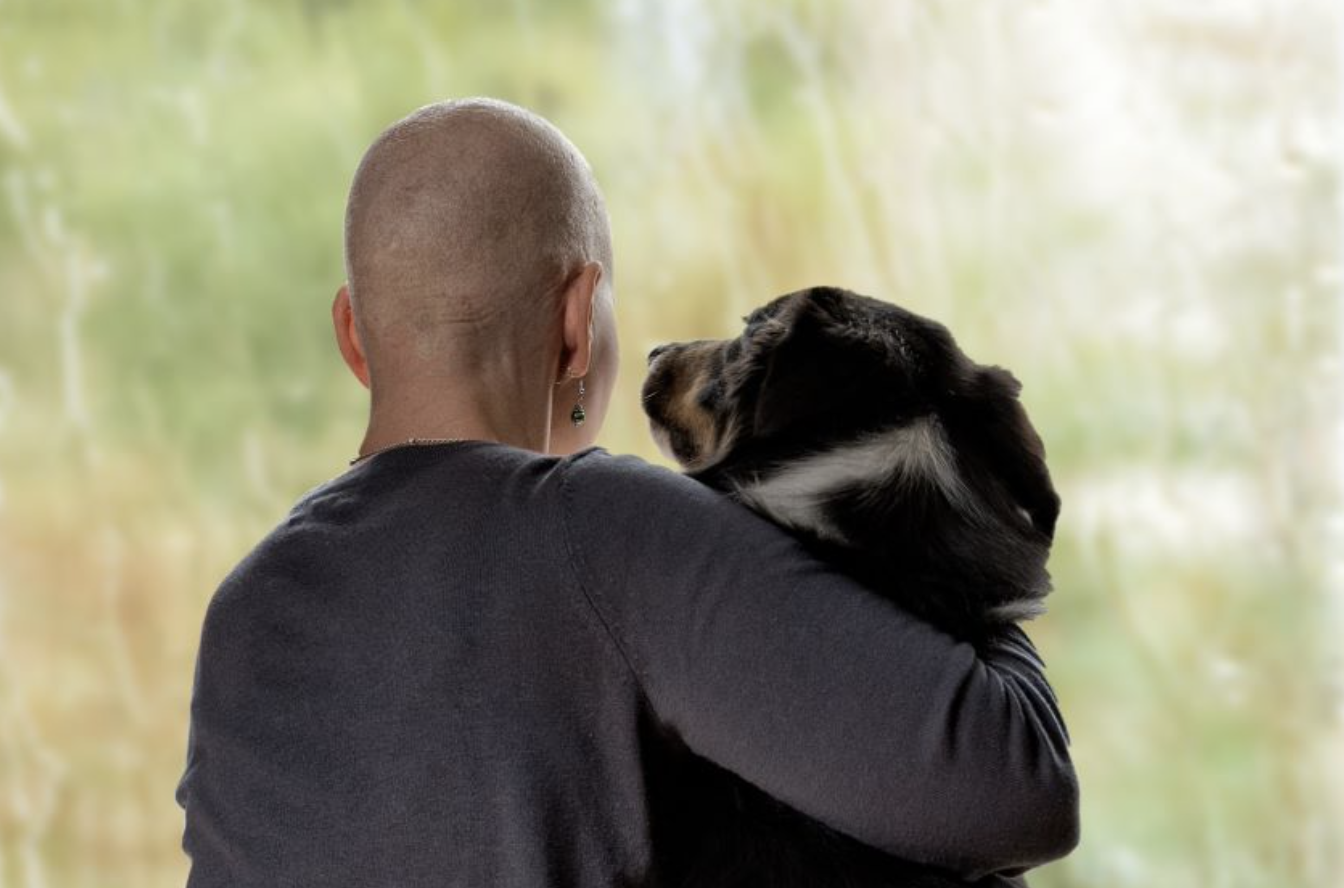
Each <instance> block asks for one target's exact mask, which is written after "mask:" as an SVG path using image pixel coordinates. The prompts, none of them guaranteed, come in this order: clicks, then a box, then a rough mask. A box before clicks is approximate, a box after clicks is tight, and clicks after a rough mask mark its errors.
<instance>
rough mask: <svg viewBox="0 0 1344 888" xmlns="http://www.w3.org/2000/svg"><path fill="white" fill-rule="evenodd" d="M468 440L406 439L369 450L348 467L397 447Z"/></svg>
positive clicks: (353, 460) (352, 461)
mask: <svg viewBox="0 0 1344 888" xmlns="http://www.w3.org/2000/svg"><path fill="white" fill-rule="evenodd" d="M467 440H470V439H468V438H407V439H406V440H405V441H398V442H397V443H396V444H388V445H387V446H386V447H379V448H378V449H377V450H370V451H369V452H368V453H361V454H360V455H359V456H357V457H355V458H354V459H352V460H350V465H352V466H353V465H354V464H355V463H357V462H361V461H362V460H366V459H368V458H369V457H371V456H377V455H378V454H380V453H382V452H383V451H385V450H393V449H395V448H397V447H418V446H419V445H421V444H452V443H453V442H455V441H467Z"/></svg>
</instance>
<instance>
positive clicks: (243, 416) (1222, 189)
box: [0, 0, 1344, 888]
mask: <svg viewBox="0 0 1344 888" xmlns="http://www.w3.org/2000/svg"><path fill="white" fill-rule="evenodd" d="M1342 16H1344V12H1342V11H1341V9H1340V8H1339V7H1338V5H1337V4H1335V3H1333V2H1330V0H1300V2H1296V3H1280V2H1275V0H1259V2H1256V0H1202V2H1174V3H1173V2H1158V0H1130V2H1126V3H1114V2H1109V0H1071V2H1063V0H1057V2H1046V0H1038V2H1027V0H1024V2H1014V3H1009V2H1006V0H1003V2H994V0H960V2H957V3H934V2H913V0H891V2H881V0H852V2H849V0H846V2H820V0H814V2H803V0H795V2H766V0H732V2H729V0H725V2H709V0H680V2H653V0H618V2H610V3H602V2H594V0H588V2H584V0H563V2H562V0H547V2H541V0H513V2H479V3H475V2H459V3H429V2H411V0H405V2H390V0H389V2H378V3H374V2H367V3H358V2H335V0H330V2H319V0H306V2H300V0H269V2H263V0H210V2H205V0H87V2H73V0H0V180H2V181H0V188H2V193H0V885H3V886H22V888H33V886H48V888H64V886H85V885H89V886H126V888H157V886H169V885H180V884H182V882H183V880H184V878H185V873H186V859H185V857H184V856H183V854H182V852H181V850H180V847H179V842H180V836H181V826H182V815H181V811H180V809H178V808H177V806H176V804H175V802H174V800H173V789H174V786H175V783H176V781H177V778H178V776H179V775H180V773H181V770H182V767H183V764H184V755H185V743H186V726H187V705H188V700H189V695H190V690H191V679H192V665H193V660H194V657H195V651H196V644H197V640H198V633H199V629H200V621H201V619H202V616H203V614H204V608H205V604H206V602H207V600H208V598H209V596H210V595H211V593H212V592H213V591H214V588H215V586H216V584H217V583H218V582H219V581H220V579H222V577H223V576H224V574H225V573H226V572H227V571H228V569H229V568H230V567H232V565H233V564H234V563H235V562H236V561H237V560H238V559H239V558H241V557H242V556H243V555H244V554H245V553H246V552H247V550H248V549H249V548H250V547H251V545H252V544H253V543H255V542H256V541H257V539H259V538H260V536H261V535H262V534H263V533H264V532H265V531H267V530H268V529H269V528H270V527H271V526H272V525H273V524H274V523H276V522H277V521H278V520H279V519H280V518H281V517H282V516H283V515H284V513H285V512H286V511H287V510H288V508H289V506H290V505H291V504H292V502H293V501H294V499H295V498H296V497H297V496H298V495H299V494H300V493H302V492H303V491H305V490H307V489H308V488H310V487H312V486H314V485H315V484H317V483H320V482H321V481H323V480H325V479H326V478H328V477H331V476H333V475H335V474H337V473H339V472H340V471H342V470H343V469H344V467H345V461H346V459H347V458H348V457H349V456H351V455H352V454H353V452H354V450H355V448H356V446H357V445H358V443H359V440H360V437H361V434H362V431H363V421H364V418H365V414H364V409H365V402H364V391H363V389H361V388H360V387H359V385H358V384H357V383H356V382H355V380H354V379H353V377H352V376H350V375H349V373H348V372H347V371H346V369H345V367H344V366H343V365H342V364H341V362H340V359H339V357H338V354H337V352H336V349H335V347H334V345H333V343H332V337H331V333H330V323H329V319H328V306H329V303H330V300H331V298H332V295H333V293H334V291H335V289H336V287H337V286H338V285H339V284H340V283H341V278H342V274H343V271H342V256H341V223H342V213H343V206H344V200H345V194H346V189H347V187H348V184H349V181H350V177H351V175H352V173H353V172H354V168H355V165H356V163H357V162H358V160H359V158H360V156H361V154H362V152H363V150H364V148H365V146H366V145H367V144H368V143H369V142H370V141H371V140H372V139H373V138H374V136H376V135H377V133H378V132H379V131H380V130H381V129H382V128H383V127H384V126H386V125H387V124H388V123H390V122H391V121H393V120H395V119H397V118H399V117H401V116H402V115H404V114H406V113H408V112H409V111H411V110H413V109H414V108H416V107H418V106H420V105H422V104H425V103H428V102H431V101H435V100H438V99H442V98H447V97H455V96H466V95H482V94H484V95H493V96H498V97H500V98H504V99H508V100H511V101H515V102H518V103H521V104H524V105H527V106H529V107H531V108H533V109H535V110H537V111H539V112H540V113H542V114H544V115H545V116H547V117H549V118H550V119H551V120H553V121H554V122H555V123H556V124H557V125H559V126H560V127H561V128H562V129H563V130H564V131H565V132H566V133H568V134H569V136H570V137H571V138H572V139H573V140H574V141H575V142H576V143H577V144H578V145H579V146H580V147H581V149H582V150H583V151H585V153H586V154H587V155H588V157H589V159H590V160H591V161H592V163H593V166H594V168H595V169H596V171H597V174H598V177H599V179H600V181H601V182H602V184H603V187H604V189H605V191H606V194H607V197H608V202H609V208H610V212H611V217H612V222H613V226H614V232H615V242H616V256H617V262H616V264H617V309H618V313H619V315H620V323H621V327H620V334H621V338H622V343H623V350H624V356H625V361H624V370H623V373H622V378H621V379H620V381H619V383H618V388H617V391H616V394H615V400H614V403H613V407H612V412H611V415H610V417H609V421H608V424H607V426H606V427H605V429H604V430H603V434H602V438H601V439H600V441H599V443H602V444H604V445H605V446H606V447H607V448H608V449H610V450H612V451H616V452H622V451H623V452H634V453H638V454H641V455H643V456H645V457H647V458H649V459H651V460H655V461H660V462H661V461H662V459H661V457H659V456H658V455H657V454H656V452H655V451H654V448H653V446H652V443H651V441H650V440H649V438H648V436H647V433H646V429H645V425H644V421H643V419H642V415H641V414H640V411H639V409H638V401H637V392H638V386H639V383H640V381H641V380H640V369H641V367H642V363H643V362H642V356H643V354H644V352H645V351H646V350H647V348H648V347H650V346H651V345H653V344H654V343H656V342H660V341H664V340H668V339H675V338H685V337H706V336H725V335H732V334H735V332H736V330H737V328H738V322H737V319H738V318H739V317H740V316H741V315H742V314H744V313H745V312H746V310H748V309H749V308H751V307H753V306H755V305H758V304H760V303H763V302H765V301H766V300H767V299H769V298H771V297H773V296H775V295H778V294H780V293H783V292H786V291H789V290H793V289H796V288H799V287H803V286H807V285H811V284H818V283H832V284H838V285H843V286H848V287H850V288H853V289H856V290H859V291H860V292H865V293H869V294H871V295H875V296H879V297H881V298H885V299H890V300H893V301H897V302H900V303H901V304H903V305H906V306H908V307H909V308H911V309H913V310H915V311H918V312H921V313H923V314H927V315H930V316H932V317H935V318H937V319H939V320H942V321H944V322H945V323H947V324H948V325H949V326H950V327H951V328H952V330H953V331H954V333H955V334H956V335H957V337H958V339H959V341H960V343H961V344H962V345H963V347H964V348H965V349H966V351H967V352H968V353H969V354H971V355H972V356H973V357H975V358H976V359H977V360H980V361H982V362H985V363H999V364H1003V365H1005V366H1008V367H1010V368H1012V369H1013V370H1014V372H1015V373H1016V374H1017V375H1018V377H1019V378H1020V379H1021V380H1022V381H1023V382H1024V385H1025V389H1024V392H1023V399H1024V401H1025V403H1026V405H1027V407H1028V409H1029V411H1030V412H1031V415H1032V417H1033V420H1034V422H1035V424H1036V426H1037V428H1038V429H1039V430H1040V432H1041V434H1042V436H1043V438H1044V439H1045V442H1046V445H1047V449H1048V451H1049V457H1050V464H1051V468H1052V471H1053V473H1054V476H1055V479H1056V483H1057V486H1058V488H1059V490H1060V493H1061V495H1062V497H1063V501H1064V510H1063V514H1062V518H1061V524H1060V529H1059V535H1058V538H1057V544H1056V548H1055V551H1054V555H1053V559H1052V562H1051V564H1052V572H1053V574H1054V576H1055V580H1056V593H1055V595H1054V596H1053V597H1052V599H1051V611H1050V613H1049V614H1048V615H1047V616H1045V617H1043V618H1041V619H1040V620H1038V621H1037V622H1035V623H1033V624H1030V625H1029V626H1028V629H1029V631H1030V633H1031V634H1032V636H1033V638H1034V639H1035V640H1036V641H1037V644H1038V645H1039V647H1040V649H1041V651H1042V653H1043V655H1044V656H1045V658H1046V661H1047V663H1048V666H1049V670H1048V675H1049V677H1050V678H1051V681H1052V682H1053V683H1054V685H1055V687H1056V689H1057V690H1058V692H1059V695H1060V697H1061V701H1062V705H1063V708H1064V712H1065V716H1066V718H1067V720H1068V722H1069V726H1070V729H1071V731H1072V734H1073V754H1074V756H1075V759H1076V762H1077V765H1078V768H1079V771H1080V776H1081V781H1082V788H1083V842H1082V845H1081V846H1080V847H1079V849H1078V850H1077V851H1076V852H1075V853H1074V854H1073V855H1072V856H1070V857H1069V858H1067V859H1065V860H1064V861H1061V862H1059V863H1056V864H1053V865H1051V866H1048V867H1045V868H1043V869H1041V870H1039V871H1037V873H1036V875H1035V877H1034V884H1035V885H1037V886H1039V888H1063V886H1084V885H1086V886H1126V885H1135V886H1158V885H1160V886H1164V888H1185V886H1191V888H1195V886H1198V888H1205V886H1228V888H1231V886H1237V888H1239V886H1274V888H1296V886H1302V888H1306V886H1322V885H1331V884H1339V882H1340V865H1341V854H1342V853H1344V852H1342V851H1341V832H1342V831H1344V816H1341V814H1342V813H1344V812H1342V811H1341V799H1342V798H1344V767H1341V765H1342V760H1344V727H1342V725H1344V704H1342V703H1341V678H1340V676H1341V663H1340V658H1339V639H1340V638H1341V637H1344V625H1342V623H1341V610H1342V609H1341V607H1340V597H1339V593H1340V587H1341V584H1344V556H1342V555H1341V553H1344V521H1341V517H1340V506H1341V496H1340V491H1341V485H1342V484H1344V457H1341V453H1342V452H1344V425H1341V420H1340V412H1341V409H1340V408H1341V403H1344V384H1341V373H1342V371H1341V352H1342V347H1344V318H1342V317H1341V311H1340V300H1339V293H1340V291H1341V273H1340V261H1341V249H1342V245H1344V240H1342V239H1341V230H1340V229H1341V225H1340V206H1341V204H1340V177H1339V173H1340V162H1339V160H1340V152H1341V140H1340V123H1341V109H1342V108H1344V99H1342V98H1341V85H1342V84H1344V73H1342V72H1341V43H1342V42H1344V40H1342V39H1341V35H1344V22H1342V21H1341V17H1342ZM1332 596H1334V597H1333V598H1332Z"/></svg>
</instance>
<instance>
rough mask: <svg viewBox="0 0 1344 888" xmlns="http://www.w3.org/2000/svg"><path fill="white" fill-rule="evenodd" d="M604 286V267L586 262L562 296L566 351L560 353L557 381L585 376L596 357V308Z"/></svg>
mask: <svg viewBox="0 0 1344 888" xmlns="http://www.w3.org/2000/svg"><path fill="white" fill-rule="evenodd" d="M601 283H602V263H601V262H587V263H585V264H584V265H583V267H582V268H580V269H579V270H578V271H577V272H575V274H574V275H573V277H571V278H570V279H569V282H568V283H567V284H565V291H564V293H563V294H562V295H561V297H560V298H561V301H562V304H563V317H562V325H563V331H562V332H563V335H564V347H563V348H562V349H561V351H560V366H559V367H558V368H557V371H558V373H557V375H558V378H559V379H561V380H563V379H565V378H566V377H567V376H575V377H578V376H586V375H587V373H588V367H589V364H590V362H591V361H592V357H593V307H594V304H595V303H596V301H597V292H598V286H599V285H600V284H601Z"/></svg>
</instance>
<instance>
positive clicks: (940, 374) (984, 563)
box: [643, 287, 1060, 888]
mask: <svg viewBox="0 0 1344 888" xmlns="http://www.w3.org/2000/svg"><path fill="white" fill-rule="evenodd" d="M744 320H745V322H746V329H745V330H744V331H743V333H742V335H741V336H739V337H737V338H736V339H731V340H698V341H695V342H685V343H675V344H670V345H664V346H659V347H658V348H655V349H654V350H653V351H652V352H651V353H650V354H649V372H648V378H647V379H646V380H645V382H644V389H643V404H644V409H645V412H646V413H647V414H648V416H649V420H650V427H651V429H652V431H653V435H654V438H655V439H656V440H657V441H658V444H659V447H660V449H662V450H663V451H664V452H665V453H667V455H668V456H670V457H671V458H673V459H675V460H677V462H678V463H680V464H681V466H682V467H683V469H685V470H686V472H687V474H688V475H689V476H690V477H692V478H695V479H697V480H699V481H701V482H703V483H705V484H708V485H710V486H711V487H714V488H716V489H718V490H721V491H723V492H724V493H725V494H727V495H729V496H732V497H735V498H736V499H738V500H739V501H741V502H742V503H744V504H746V505H747V506H749V507H751V508H753V509H755V510H756V511H758V512H760V513H761V514H763V515H765V516H766V517H768V518H770V519H772V520H774V521H776V522H778V523H780V524H781V525H783V526H785V527H787V528H789V529H790V530H792V531H795V532H796V533H797V534H798V535H799V537H800V538H801V539H802V541H803V542H804V543H805V544H806V545H807V546H808V547H809V548H810V549H812V550H813V551H814V552H816V554H818V555H819V556H820V557H823V558H826V559H828V560H829V561H831V562H833V563H836V564H837V565H838V566H840V567H841V568H843V569H844V570H846V571H847V572H848V573H850V574H851V575H853V576H855V577H856V578H857V579H859V580H861V581H862V582H864V583H865V585H867V586H868V587H869V588H870V589H873V590H874V591H877V592H880V593H883V594H886V595H887V596H888V597H890V598H891V599H892V600H893V601H895V602H896V603H897V604H899V605H900V606H901V607H903V608H905V609H906V610H908V611H910V612H911V613H914V614H916V615H918V616H920V617H921V618H923V619H925V620H927V621H929V622H931V623H933V624H934V625H936V626H939V627H940V628H942V629H943V630H944V631H947V632H949V633H951V634H953V635H955V636H957V637H959V638H962V639H965V640H967V641H970V642H972V643H975V644H979V643H982V642H983V641H985V640H986V639H987V638H989V637H990V636H991V635H992V634H993V633H994V632H995V630H996V629H997V628H1001V627H1003V626H1004V625H1005V624H1008V623H1012V622H1015V621H1018V620H1022V619H1029V618H1031V617H1034V616H1036V615H1038V614H1039V613H1041V612H1042V610H1043V607H1042V605H1041V599H1042V598H1043V597H1044V596H1045V595H1046V593H1047V592H1048V591H1049V590H1050V578H1049V575H1048V573H1047V572H1046V567H1045V564H1046V560H1047V558H1048V556H1049V553H1050V544H1051V541H1052V538H1053V536H1054V530H1055V522H1056V519H1057V518H1058V516H1059V506H1060V501H1059V497H1058V495H1057V494H1056V493H1055V490H1054V486H1053V485H1052V483H1051V480H1050V474H1049V472H1048V471H1047V469H1046V465H1045V450H1044V447H1043V445H1042V443H1041V439H1040V437H1039V436H1038V435H1037V434H1036V431H1035V430H1034V429H1033V428H1032V426H1031V423H1030V422H1029V421H1028V419H1027V415H1026V412H1025V411H1024V410H1023V409H1022V405H1021V404H1020V403H1019V401H1018V398H1017V395H1018V392H1019V391H1020V390H1021V384H1020V383H1019V382H1018V381H1017V379H1016V378H1014V377H1013V375H1012V374H1011V373H1009V372H1008V371H1007V370H1004V369H1003V368H1001V367H994V366H983V365H980V364H976V363H975V362H973V361H972V360H970V359H969V358H968V357H966V355H965V354H963V353H962V351H961V350H960V349H959V348H958V347H957V345H956V343H955V342H954V341H953V339H952V336H951V334H950V333H948V331H947V328H946V327H944V326H943V325H941V324H939V323H937V322H935V321H931V320H929V319H927V318H923V317H920V316H919V315H916V314H913V313H911V312H909V311H906V310H904V309H902V308H899V307H897V306H895V305H892V304H890V303H886V302H882V301H879V300H877V299H872V298H869V297H867V296H860V295H858V294H855V293H851V292H849V291H847V290H841V289H836V288H831V287H815V288H812V289H809V290H801V291H798V292H795V293H790V294H787V295H785V296H781V297H779V298H778V299H775V300H773V301H772V302H770V303H769V304H767V305H765V306H763V307H761V308H759V309H757V310H756V311H754V312H752V313H751V315H750V316H748V317H747V318H745V319H744ZM689 758H690V759H695V758H696V757H694V756H690V757H689ZM689 773H690V775H691V776H689V777H687V778H686V779H685V780H683V781H681V787H680V790H679V791H680V792H681V793H682V796H681V798H682V799H683V800H684V801H685V802H686V803H687V804H692V805H694V806H695V807H696V808H697V809H698V810H703V811H705V812H706V814H707V816H708V817H709V818H710V822H706V823H703V824H700V825H698V826H697V830H698V832H697V835H696V836H695V837H689V836H688V837H685V841H686V842H687V849H688V851H689V853H691V854H692V856H693V857H694V861H693V864H692V867H691V869H690V870H689V871H687V872H684V873H681V874H679V876H678V879H679V881H678V884H680V885H682V886H683V888H688V886H719V888H723V886H741V888H745V886H758V885H759V886H762V888H766V886H768V888H781V886H789V885H800V886H801V885H807V886H841V885H855V886H858V885H891V886H902V888H915V886H921V888H922V886H944V885H947V886H951V885H958V884H962V883H960V882H958V881H956V880H955V879H953V878H951V877H950V876H944V875H940V874H937V873H934V872H931V871H929V870H927V869H922V868H919V867H916V866H914V865H911V864H908V863H903V862H900V861H896V860H893V859H891V858H889V857H887V856H885V855H882V854H880V853H878V852H876V851H875V850H873V849H870V848H868V847H867V846H864V845H861V844H859V843H858V842H856V841H854V840H852V839H850V838H849V837H848V836H845V835H844V834H842V833H839V832H837V831H835V830H832V829H830V828H829V827H827V826H825V825H824V824H821V823H819V822H817V821H815V820H812V819H811V818H807V817H805V816H803V815H802V814H800V813H798V812H796V811H794V810H793V809H790V808H787V807H786V806H784V805H783V804H782V803H779V802H777V801H775V800H774V799H772V798H771V797H769V796H767V795H765V794H764V793H762V792H760V791H759V790H757V789H756V788H755V787H753V786H751V785H750V784H748V783H746V782H745V781H742V780H740V779H738V778H737V777H736V776H735V775H733V774H732V773H730V772H728V771H725V770H723V769H721V768H718V767H716V766H715V765H713V764H712V763H710V762H708V761H705V760H703V759H696V760H695V761H694V762H693V763H692V764H691V766H690V771H689ZM1000 884H1005V883H1000ZM1011 884H1022V883H1020V882H1015V883H1011Z"/></svg>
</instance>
